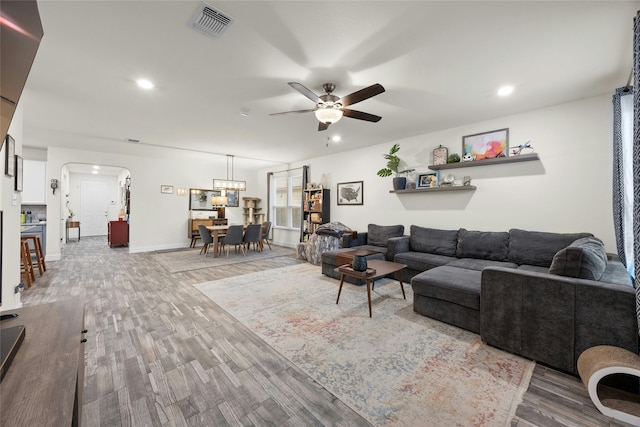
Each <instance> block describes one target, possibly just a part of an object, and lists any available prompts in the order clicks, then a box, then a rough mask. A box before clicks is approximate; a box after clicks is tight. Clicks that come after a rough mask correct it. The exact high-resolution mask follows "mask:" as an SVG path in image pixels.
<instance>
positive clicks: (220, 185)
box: [213, 154, 247, 191]
mask: <svg viewBox="0 0 640 427" xmlns="http://www.w3.org/2000/svg"><path fill="white" fill-rule="evenodd" d="M229 160H231V179H229ZM213 189H214V190H232V191H233V190H240V191H246V189H247V181H240V180H235V179H233V156H232V155H231V154H227V179H215V178H214V180H213Z"/></svg>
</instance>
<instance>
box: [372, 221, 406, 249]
mask: <svg viewBox="0 0 640 427" xmlns="http://www.w3.org/2000/svg"><path fill="white" fill-rule="evenodd" d="M402 235H404V225H376V224H369V226H368V228H367V244H368V245H373V246H384V247H386V246H387V240H388V239H389V238H391V237H400V236H402Z"/></svg>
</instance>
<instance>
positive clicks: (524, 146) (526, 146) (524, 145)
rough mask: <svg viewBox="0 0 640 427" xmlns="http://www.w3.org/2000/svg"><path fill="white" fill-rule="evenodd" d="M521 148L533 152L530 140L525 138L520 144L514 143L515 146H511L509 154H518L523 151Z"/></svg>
mask: <svg viewBox="0 0 640 427" xmlns="http://www.w3.org/2000/svg"><path fill="white" fill-rule="evenodd" d="M523 150H527V153H528V154H530V153H532V152H533V147H532V146H531V140H530V139H527V140H526V141H525V142H523V143H522V144H520V145H516V146H515V147H511V155H512V156H519V155H521V154H524V153H523Z"/></svg>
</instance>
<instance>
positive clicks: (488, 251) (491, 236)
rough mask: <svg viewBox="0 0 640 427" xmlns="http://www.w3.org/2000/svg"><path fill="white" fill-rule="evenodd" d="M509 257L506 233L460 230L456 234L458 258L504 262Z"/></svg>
mask: <svg viewBox="0 0 640 427" xmlns="http://www.w3.org/2000/svg"><path fill="white" fill-rule="evenodd" d="M508 255H509V233H507V232H506V231H469V230H465V229H464V228H461V229H460V231H459V232H458V247H457V251H456V256H457V257H458V258H475V259H487V260H492V261H506V260H507V257H508Z"/></svg>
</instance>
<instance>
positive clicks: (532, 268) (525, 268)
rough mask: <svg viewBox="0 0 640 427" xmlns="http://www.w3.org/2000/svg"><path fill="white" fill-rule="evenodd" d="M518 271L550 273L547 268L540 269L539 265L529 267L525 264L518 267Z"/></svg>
mask: <svg viewBox="0 0 640 427" xmlns="http://www.w3.org/2000/svg"><path fill="white" fill-rule="evenodd" d="M518 270H524V271H535V272H536V273H548V272H549V269H548V268H547V267H540V266H538V265H529V264H523V265H519V266H518Z"/></svg>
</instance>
